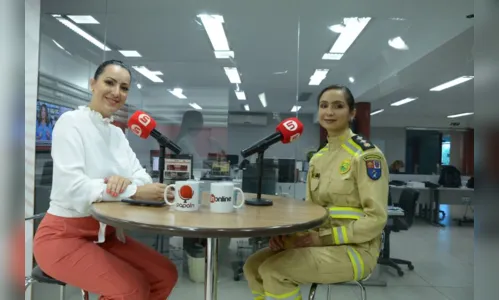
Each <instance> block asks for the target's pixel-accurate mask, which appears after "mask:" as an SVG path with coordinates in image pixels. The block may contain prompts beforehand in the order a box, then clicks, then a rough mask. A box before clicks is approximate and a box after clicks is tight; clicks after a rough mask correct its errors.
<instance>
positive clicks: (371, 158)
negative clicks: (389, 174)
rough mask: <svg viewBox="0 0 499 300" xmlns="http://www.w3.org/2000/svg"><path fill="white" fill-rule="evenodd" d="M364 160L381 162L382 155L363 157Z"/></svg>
mask: <svg viewBox="0 0 499 300" xmlns="http://www.w3.org/2000/svg"><path fill="white" fill-rule="evenodd" d="M362 158H363V159H364V160H381V155H379V154H367V155H364V156H363V157H362Z"/></svg>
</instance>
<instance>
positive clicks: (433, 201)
mask: <svg viewBox="0 0 499 300" xmlns="http://www.w3.org/2000/svg"><path fill="white" fill-rule="evenodd" d="M405 188H410V189H414V190H418V191H420V192H422V191H428V192H429V196H430V198H429V200H430V201H429V210H430V211H429V215H428V216H427V213H426V212H424V214H423V212H422V211H419V217H422V218H423V219H425V220H426V221H428V222H429V223H430V224H431V225H434V226H439V227H444V225H443V224H441V223H440V222H439V220H440V216H439V213H440V203H439V198H438V188H428V187H413V186H405V185H402V186H396V185H390V189H399V190H403V189H405ZM418 201H420V200H419V199H418Z"/></svg>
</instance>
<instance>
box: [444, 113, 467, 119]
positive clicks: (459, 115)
mask: <svg viewBox="0 0 499 300" xmlns="http://www.w3.org/2000/svg"><path fill="white" fill-rule="evenodd" d="M472 114H473V113H472V112H466V113H461V114H456V115H450V116H447V118H449V119H453V118H460V117H466V116H471V115H472Z"/></svg>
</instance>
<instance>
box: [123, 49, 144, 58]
mask: <svg viewBox="0 0 499 300" xmlns="http://www.w3.org/2000/svg"><path fill="white" fill-rule="evenodd" d="M119 51H120V53H121V55H123V56H124V57H142V55H140V53H139V52H137V51H135V50H119Z"/></svg>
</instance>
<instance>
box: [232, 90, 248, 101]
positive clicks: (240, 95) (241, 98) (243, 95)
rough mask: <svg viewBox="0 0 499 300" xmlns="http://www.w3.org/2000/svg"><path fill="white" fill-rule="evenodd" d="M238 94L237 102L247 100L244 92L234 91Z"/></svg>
mask: <svg viewBox="0 0 499 300" xmlns="http://www.w3.org/2000/svg"><path fill="white" fill-rule="evenodd" d="M234 92H235V93H236V98H237V100H246V93H244V91H234Z"/></svg>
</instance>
